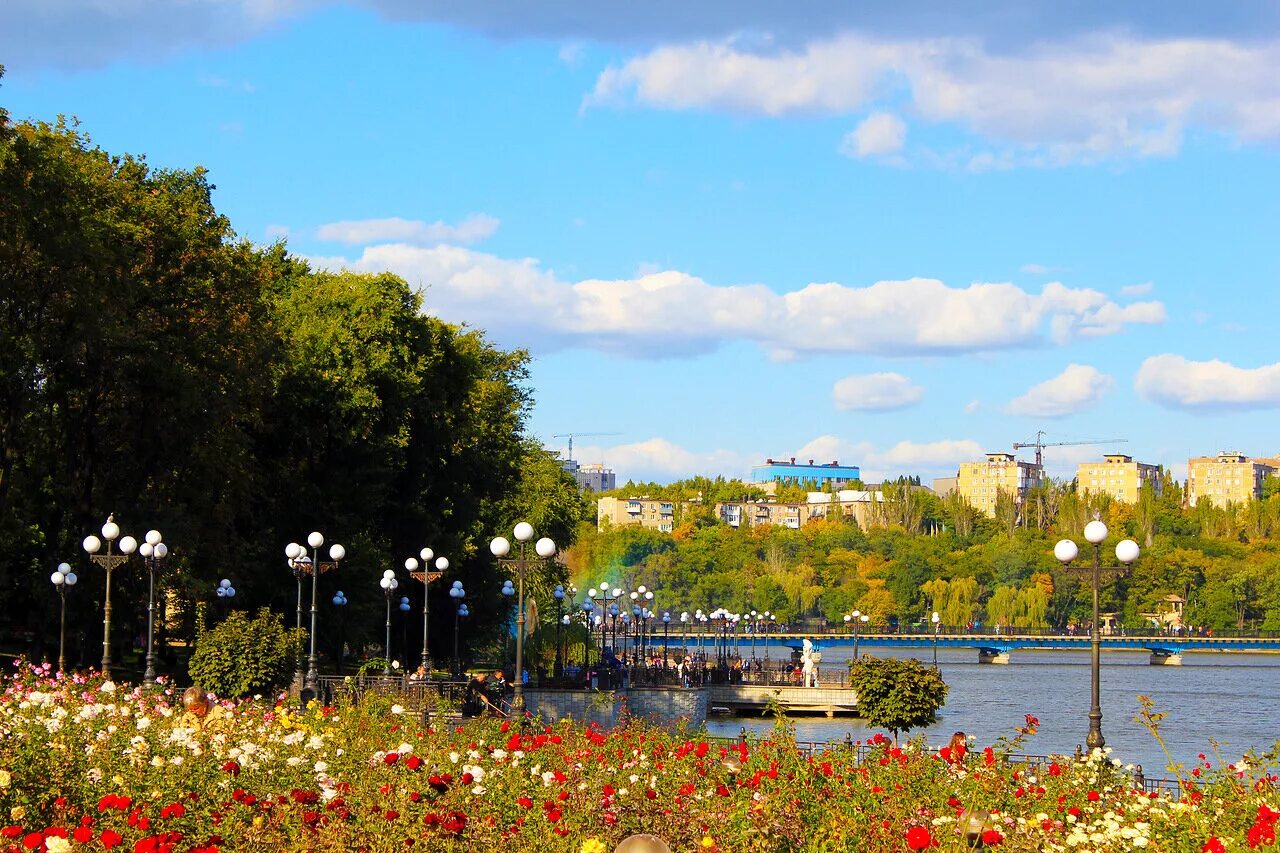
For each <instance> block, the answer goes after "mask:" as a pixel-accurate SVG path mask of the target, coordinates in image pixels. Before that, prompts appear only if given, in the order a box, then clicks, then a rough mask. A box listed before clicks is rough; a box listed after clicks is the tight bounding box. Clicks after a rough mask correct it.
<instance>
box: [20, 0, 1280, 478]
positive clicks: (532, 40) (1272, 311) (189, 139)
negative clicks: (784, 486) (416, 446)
mask: <svg viewBox="0 0 1280 853" xmlns="http://www.w3.org/2000/svg"><path fill="white" fill-rule="evenodd" d="M686 5H687V4H686ZM1062 5H1063V4H1052V3H1044V4H1036V3H1019V4H1015V5H1010V6H1006V7H1001V6H998V5H996V4H985V3H978V2H949V3H945V4H944V3H930V2H925V0H918V2H900V3H894V4H890V3H868V4H859V5H858V6H857V10H856V12H855V11H848V10H844V9H842V8H840V7H837V6H835V5H833V4H824V3H798V4H771V3H754V2H736V3H728V2H708V3H706V4H699V5H698V6H697V7H694V8H693V9H692V10H691V9H689V8H685V7H684V5H682V4H675V3H667V2H654V3H650V4H636V5H635V6H634V7H628V8H626V9H612V8H609V7H608V6H605V5H602V4H589V3H579V2H577V1H576V0H558V2H555V3H548V4H541V5H539V4H522V5H518V6H517V5H514V4H506V3H493V4H470V5H466V4H462V5H459V6H458V8H453V4H435V3H410V2H408V0H363V2H345V3H344V2H309V0H238V2H226V0H191V1H190V2H188V3H184V4H168V3H159V2H152V0H120V2H116V3H110V4H103V3H100V2H94V0H61V2H57V3H46V2H44V0H16V2H11V3H8V4H5V6H4V7H3V8H0V63H3V64H4V65H5V66H6V68H7V70H6V75H5V77H4V80H3V82H2V84H0V104H3V105H4V106H5V107H7V108H8V109H9V110H10V112H11V113H12V114H13V115H14V117H17V118H35V119H52V118H54V117H55V116H57V115H59V114H65V115H73V116H76V117H78V118H79V119H80V120H81V121H82V122H83V127H84V129H86V130H87V131H88V132H89V133H90V134H91V135H92V136H93V138H94V139H95V140H96V141H97V142H99V143H100V144H101V145H103V146H104V147H106V148H108V149H110V150H113V151H131V152H144V153H146V154H147V156H148V159H149V160H150V162H152V163H153V164H155V165H159V166H175V167H184V168H186V167H191V166H194V165H197V164H198V165H203V166H205V167H207V168H208V169H209V170H210V172H211V174H212V179H213V181H214V183H215V184H216V185H217V187H218V189H217V195H216V201H217V204H218V206H219V209H220V210H222V211H223V212H224V213H226V214H227V215H228V216H230V217H231V220H232V222H233V223H234V224H235V226H236V227H237V229H239V231H240V232H241V233H242V234H243V235H244V236H246V237H247V238H249V239H252V240H255V241H258V242H262V243H266V242H269V241H270V240H272V239H275V238H277V237H280V236H283V237H285V238H286V239H287V241H288V245H289V247H290V248H291V249H292V250H293V251H294V252H296V253H298V254H302V255H305V256H307V257H309V258H311V259H313V261H314V263H316V264H317V265H322V266H330V267H335V268H336V267H341V266H348V267H351V268H353V269H361V270H382V269H390V270H392V271H395V272H397V273H399V274H401V275H403V276H404V277H405V278H406V279H407V280H409V281H410V282H411V283H412V284H414V285H415V286H422V287H424V288H425V289H426V305H427V307H428V309H429V310H430V311H432V312H433V313H435V314H438V315H439V316H441V317H443V318H445V319H448V320H451V321H465V322H468V323H471V324H473V325H476V326H480V327H482V328H484V329H486V330H488V331H489V333H490V334H491V336H492V337H493V338H494V339H495V340H496V341H497V342H498V343H500V344H501V345H504V346H522V347H526V348H528V349H529V350H530V351H531V352H532V353H533V354H534V356H535V361H534V364H533V371H532V376H533V385H534V391H535V398H536V401H537V404H536V408H535V410H534V413H533V417H532V421H531V424H530V428H531V431H532V432H533V433H534V434H535V435H537V436H539V437H540V438H543V439H544V440H545V441H546V442H547V443H548V444H549V445H551V446H561V445H563V440H560V439H553V438H552V436H553V435H555V434H558V433H568V432H578V433H617V435H609V436H599V437H589V436H584V437H582V438H580V439H578V440H577V442H576V448H575V449H576V450H577V453H576V454H575V455H576V456H577V458H578V459H579V460H581V461H584V462H595V461H602V462H605V463H607V464H610V465H611V466H613V467H614V468H615V469H616V470H617V472H618V474H619V477H620V479H624V480H625V479H627V478H629V477H634V478H637V479H639V478H654V479H659V480H669V479H672V478H675V477H680V476H686V475H690V474H695V473H712V474H714V473H723V474H727V475H730V476H744V475H745V474H746V473H747V470H748V468H749V467H750V465H751V464H752V463H753V462H758V461H760V460H762V459H763V458H764V457H765V456H774V457H786V456H793V455H794V456H797V457H800V458H816V459H819V460H823V461H831V460H832V459H840V461H841V462H845V463H854V464H860V465H862V466H863V469H864V472H865V473H866V474H867V475H868V478H878V477H880V476H892V475H896V474H903V473H906V474H910V473H916V474H921V475H923V476H925V477H932V476H940V475H945V474H946V473H948V472H954V469H955V467H956V465H957V463H958V462H960V461H962V460H964V459H969V458H973V457H975V456H977V455H978V454H980V453H981V452H983V451H985V450H1002V449H1008V447H1009V445H1010V444H1011V443H1012V442H1014V441H1026V440H1028V439H1030V438H1032V437H1033V435H1034V433H1035V432H1036V430H1037V429H1043V430H1045V431H1046V432H1047V433H1048V438H1047V440H1049V441H1055V440H1056V441H1070V440H1080V439H1095V438H1096V439H1100V438H1126V439H1128V443H1127V444H1125V445H1107V446H1105V447H1102V446H1099V447H1084V448H1061V449H1058V450H1052V449H1051V450H1049V451H1047V453H1046V458H1047V460H1048V462H1049V465H1050V470H1051V473H1054V474H1057V475H1064V474H1066V475H1069V474H1070V473H1072V472H1073V471H1074V465H1075V464H1076V463H1077V462H1079V461H1083V460H1085V459H1089V458H1095V457H1096V456H1097V455H1098V454H1099V453H1101V452H1102V451H1104V450H1115V451H1123V452H1126V453H1130V454H1131V455H1133V456H1135V457H1137V458H1139V459H1142V460H1144V461H1151V462H1159V463H1163V464H1166V465H1170V466H1171V467H1173V468H1174V470H1175V471H1176V472H1181V471H1183V470H1184V469H1185V463H1186V458H1187V456H1188V455H1203V454H1212V453H1215V452H1217V451H1218V450H1221V449H1239V450H1242V451H1244V452H1246V453H1250V454H1258V455H1264V454H1265V455H1272V454H1276V453H1280V445H1278V444H1277V440H1276V438H1275V430H1274V428H1273V424H1274V421H1272V420H1271V418H1272V417H1274V410H1275V409H1276V408H1277V407H1280V363H1277V362H1278V359H1280V351H1278V350H1277V348H1276V347H1275V346H1274V343H1273V328H1274V326H1275V322H1276V321H1275V318H1276V317H1277V316H1280V311H1277V309H1278V308H1280V296H1277V286H1276V285H1277V283H1278V281H1277V280H1278V279H1280V257H1278V253H1277V249H1276V245H1277V239H1276V236H1275V235H1276V233H1277V226H1280V198H1278V195H1277V190H1278V189H1280V156H1278V154H1280V75H1276V74H1275V69H1276V68H1277V67H1280V12H1277V11H1275V9H1273V8H1272V7H1270V6H1268V5H1266V4H1254V3H1250V4H1244V3H1241V4H1225V5H1222V6H1214V7H1213V8H1212V9H1211V10H1208V11H1203V12H1202V11H1201V6H1202V5H1203V4H1191V3H1187V4H1182V3H1160V4H1142V3H1134V4H1105V3H1092V2H1085V3H1079V4H1070V9H1069V10H1064V9H1062V8H1060V7H1061V6H1062ZM1116 5H1123V8H1121V9H1115V8H1112V7H1113V6H1116ZM784 6H785V8H784ZM1205 8H1206V9H1208V7H1205Z"/></svg>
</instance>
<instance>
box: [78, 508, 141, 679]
mask: <svg viewBox="0 0 1280 853" xmlns="http://www.w3.org/2000/svg"><path fill="white" fill-rule="evenodd" d="M119 536H120V525H118V524H116V522H115V516H114V515H109V516H107V523H106V524H104V525H102V539H105V540H107V553H105V554H99V553H98V549H100V548H101V547H102V540H101V539H99V538H98V537H97V536H86V537H85V538H84V542H82V543H81V546H82V547H83V548H84V550H85V551H86V552H87V553H88V554H89V559H90V560H93V561H94V562H95V563H97V564H98V565H99V566H102V568H104V569H106V571H107V594H106V597H105V599H104V600H103V602H102V675H103V677H104V678H110V677H111V572H112V571H114V570H115V568H116V567H117V566H119V565H120V564H122V563H123V562H124V561H125V560H128V559H129V555H131V554H132V553H133V552H134V551H136V550H138V540H137V539H134V538H133V537H132V536H125V537H123V538H121V539H120V553H119V554H113V553H111V549H112V545H113V544H114V543H115V541H116V538H117V537H119Z"/></svg>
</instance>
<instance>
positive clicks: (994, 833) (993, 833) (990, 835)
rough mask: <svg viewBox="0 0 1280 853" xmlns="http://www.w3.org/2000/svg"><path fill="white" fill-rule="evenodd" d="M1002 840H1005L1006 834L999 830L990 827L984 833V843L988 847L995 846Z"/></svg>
mask: <svg viewBox="0 0 1280 853" xmlns="http://www.w3.org/2000/svg"><path fill="white" fill-rule="evenodd" d="M1001 841H1004V836H1003V835H1001V834H1000V831H999V830H995V829H988V830H987V831H986V832H984V833H982V843H983V844H985V845H986V846H987V847H994V846H995V845H997V844H999V843H1000V842H1001Z"/></svg>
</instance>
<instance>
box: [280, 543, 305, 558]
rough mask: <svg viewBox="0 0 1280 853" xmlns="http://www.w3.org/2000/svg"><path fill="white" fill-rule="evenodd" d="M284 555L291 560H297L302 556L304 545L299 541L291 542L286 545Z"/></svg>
mask: <svg viewBox="0 0 1280 853" xmlns="http://www.w3.org/2000/svg"><path fill="white" fill-rule="evenodd" d="M284 555H285V556H286V557H288V558H289V559H290V560H296V559H298V558H299V557H301V556H302V546H301V545H299V544H298V543H297V542H290V543H289V544H288V545H286V546H284Z"/></svg>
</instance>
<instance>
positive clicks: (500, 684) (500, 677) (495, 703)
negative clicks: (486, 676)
mask: <svg viewBox="0 0 1280 853" xmlns="http://www.w3.org/2000/svg"><path fill="white" fill-rule="evenodd" d="M506 697H507V677H506V675H504V674H503V672H502V670H500V669H495V670H494V671H493V680H492V681H491V682H489V689H488V691H486V693H485V700H486V701H487V702H488V704H489V710H491V711H494V712H496V713H498V714H501V715H502V716H504V717H505V716H506V712H505V711H503V710H502V707H503V703H504V702H505V700H506Z"/></svg>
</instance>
